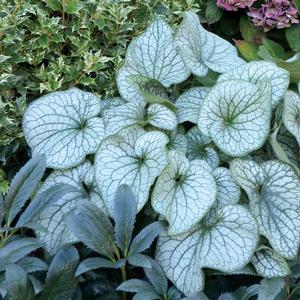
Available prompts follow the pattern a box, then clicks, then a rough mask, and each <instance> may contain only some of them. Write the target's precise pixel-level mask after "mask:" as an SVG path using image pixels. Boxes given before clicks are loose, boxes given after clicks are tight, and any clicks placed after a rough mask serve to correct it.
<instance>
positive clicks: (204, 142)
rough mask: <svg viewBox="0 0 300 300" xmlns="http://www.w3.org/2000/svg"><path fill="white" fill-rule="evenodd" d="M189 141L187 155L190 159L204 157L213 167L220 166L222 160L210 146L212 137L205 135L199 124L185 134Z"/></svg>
mask: <svg viewBox="0 0 300 300" xmlns="http://www.w3.org/2000/svg"><path fill="white" fill-rule="evenodd" d="M185 136H186V137H187V141H188V150H187V153H186V156H187V158H188V159H190V160H193V159H203V160H205V161H206V162H207V163H208V164H209V165H210V166H211V168H212V169H215V168H217V167H218V165H219V163H220V160H219V156H218V153H217V151H216V150H215V149H213V148H212V147H210V145H211V144H212V139H211V138H210V137H208V136H206V135H204V134H203V133H202V132H201V131H200V130H199V128H198V127H197V126H194V127H193V128H191V129H190V130H189V131H188V132H187V133H186V135H185Z"/></svg>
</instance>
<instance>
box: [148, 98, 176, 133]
mask: <svg viewBox="0 0 300 300" xmlns="http://www.w3.org/2000/svg"><path fill="white" fill-rule="evenodd" d="M147 116H148V117H147V120H148V122H149V123H150V124H151V125H152V126H155V127H158V128H161V129H165V130H174V129H175V128H176V126H177V118H176V115H175V113H174V112H172V111H171V110H170V109H169V108H167V107H166V106H164V105H162V104H159V103H154V104H151V105H149V107H148V109H147Z"/></svg>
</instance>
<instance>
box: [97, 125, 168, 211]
mask: <svg viewBox="0 0 300 300" xmlns="http://www.w3.org/2000/svg"><path fill="white" fill-rule="evenodd" d="M168 141H169V140H168V137H167V136H166V135H165V134H164V133H162V132H158V131H152V132H146V131H145V130H144V129H142V128H141V127H139V126H130V127H127V128H125V129H123V130H121V131H119V133H118V134H116V135H113V136H109V137H107V138H106V139H104V140H103V141H102V143H101V144H100V146H99V149H98V152H97V155H96V165H95V167H96V169H95V174H96V182H97V184H98V187H99V189H100V192H101V194H102V195H103V200H104V202H105V204H106V206H107V208H108V211H109V213H110V214H112V211H113V205H114V197H115V193H116V191H117V189H118V187H119V186H120V185H121V184H127V185H128V186H129V187H130V188H131V190H132V192H133V194H134V196H135V198H136V201H137V207H138V211H139V210H141V208H142V207H143V206H144V205H145V203H146V202H147V200H148V195H149V190H150V187H151V185H152V184H153V183H154V181H155V179H156V177H157V176H158V175H159V174H160V173H161V171H162V170H163V168H164V167H165V166H166V165H167V163H168V160H167V149H166V145H167V143H168Z"/></svg>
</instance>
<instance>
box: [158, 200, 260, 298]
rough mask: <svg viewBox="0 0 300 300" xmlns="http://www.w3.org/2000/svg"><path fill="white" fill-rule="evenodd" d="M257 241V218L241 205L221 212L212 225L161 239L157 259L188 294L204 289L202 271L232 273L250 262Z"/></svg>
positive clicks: (167, 273) (172, 279)
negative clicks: (208, 269)
mask: <svg viewBox="0 0 300 300" xmlns="http://www.w3.org/2000/svg"><path fill="white" fill-rule="evenodd" d="M257 242H258V229H257V225H256V221H255V219H254V218H253V217H252V215H251V214H250V213H249V212H248V210H247V209H246V208H245V207H243V206H241V205H228V206H225V207H223V208H222V209H220V210H219V211H218V215H217V216H216V219H215V222H214V223H213V224H208V226H206V224H204V223H202V224H201V223H200V224H199V225H198V226H197V227H196V228H194V229H193V230H191V231H190V232H187V233H185V234H183V235H177V236H167V235H165V236H161V237H160V238H159V241H158V245H157V257H156V258H157V260H158V262H159V263H160V265H161V266H162V268H163V270H164V271H165V273H166V275H167V277H168V278H169V279H170V280H171V281H172V282H173V283H174V284H175V285H176V287H177V288H178V289H180V290H181V291H182V292H183V293H184V294H185V295H187V296H191V295H193V294H195V293H196V292H198V291H201V290H203V289H204V272H203V270H202V269H203V268H212V269H216V270H219V271H222V272H233V271H236V270H239V269H241V268H243V267H244V266H245V265H246V264H247V263H248V262H249V261H250V260H251V257H252V255H253V253H254V251H255V248H256V246H257Z"/></svg>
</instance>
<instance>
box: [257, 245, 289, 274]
mask: <svg viewBox="0 0 300 300" xmlns="http://www.w3.org/2000/svg"><path fill="white" fill-rule="evenodd" d="M251 263H252V265H253V266H254V268H255V270H256V272H257V274H258V275H260V276H262V277H264V278H277V277H286V276H289V275H290V273H291V270H290V267H289V265H288V263H287V262H286V260H285V259H284V258H283V257H282V256H281V255H280V254H278V253H276V252H275V251H274V250H273V249H271V248H268V247H264V248H262V249H260V250H257V251H256V252H255V253H254V255H253V257H252V260H251Z"/></svg>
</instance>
